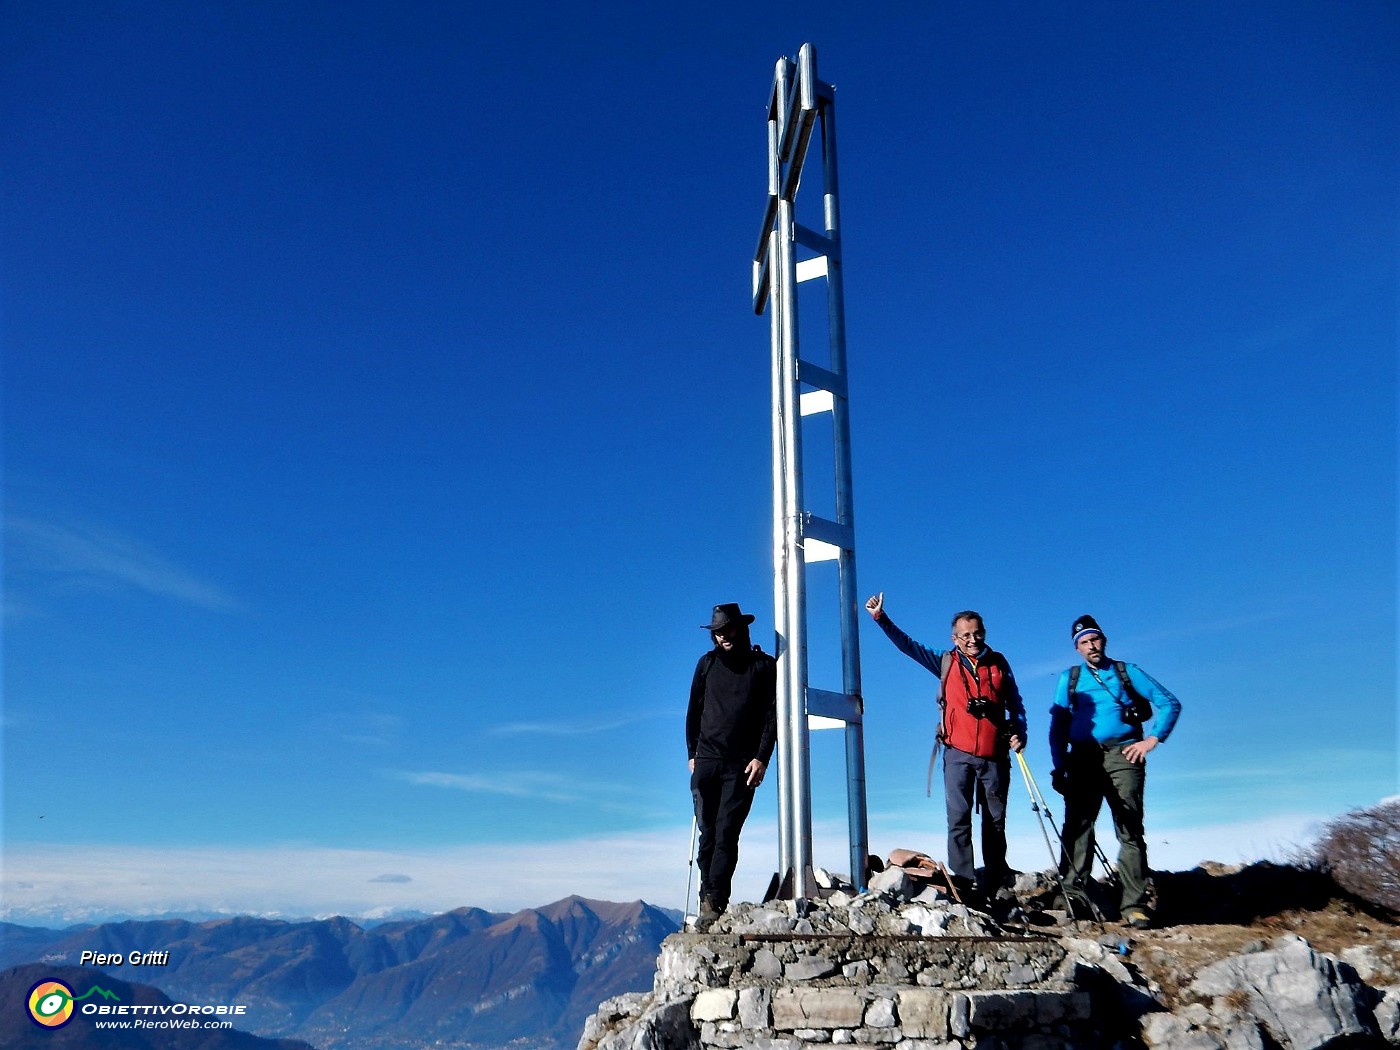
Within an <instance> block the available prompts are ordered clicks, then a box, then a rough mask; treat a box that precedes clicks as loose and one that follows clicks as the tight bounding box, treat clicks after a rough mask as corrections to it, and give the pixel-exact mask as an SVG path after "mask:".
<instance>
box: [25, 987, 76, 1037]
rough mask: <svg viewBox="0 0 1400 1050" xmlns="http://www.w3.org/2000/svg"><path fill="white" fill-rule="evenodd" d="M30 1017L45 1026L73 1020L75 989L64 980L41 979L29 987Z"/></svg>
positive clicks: (60, 1024)
mask: <svg viewBox="0 0 1400 1050" xmlns="http://www.w3.org/2000/svg"><path fill="white" fill-rule="evenodd" d="M29 1019H30V1020H31V1021H33V1022H34V1023H35V1024H37V1025H40V1026H42V1027H44V1028H62V1027H63V1026H64V1025H66V1024H67V1023H68V1022H69V1021H71V1020H73V989H71V988H69V987H68V986H67V985H66V984H64V983H63V982H62V981H40V982H39V983H38V984H36V985H35V986H34V987H33V988H31V989H29Z"/></svg>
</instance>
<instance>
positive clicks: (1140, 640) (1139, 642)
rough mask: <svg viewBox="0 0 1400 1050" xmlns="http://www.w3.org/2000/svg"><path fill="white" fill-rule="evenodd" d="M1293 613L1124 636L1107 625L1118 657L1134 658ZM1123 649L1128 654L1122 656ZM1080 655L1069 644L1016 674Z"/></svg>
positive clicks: (1033, 673)
mask: <svg viewBox="0 0 1400 1050" xmlns="http://www.w3.org/2000/svg"><path fill="white" fill-rule="evenodd" d="M1291 615H1293V614H1292V611H1291V610H1287V609H1278V608H1273V609H1268V610H1262V611H1260V612H1257V613H1248V614H1245V615H1243V616H1234V617H1229V618H1226V619H1219V620H1211V621H1208V622H1202V623H1188V624H1183V625H1180V626H1171V627H1159V628H1154V629H1149V630H1146V631H1139V632H1138V633H1136V634H1125V635H1122V636H1121V637H1120V636H1119V635H1117V634H1114V633H1113V629H1112V627H1111V626H1110V627H1107V628H1106V630H1107V631H1108V635H1109V640H1110V642H1111V643H1112V645H1111V647H1110V655H1111V656H1113V658H1114V659H1122V660H1131V659H1132V654H1133V652H1134V651H1135V650H1139V649H1144V648H1149V647H1156V646H1157V645H1158V644H1159V643H1161V642H1169V641H1177V640H1184V639H1189V638H1200V637H1203V636H1205V635H1212V634H1223V633H1229V632H1233V631H1238V630H1241V629H1242V628H1245V627H1253V626H1254V625H1256V624H1261V623H1268V622H1270V621H1272V620H1285V619H1287V618H1288V617H1289V616H1291ZM1120 653H1123V654H1126V655H1123V656H1120V655H1119V654H1120ZM1077 659H1078V657H1077V656H1076V655H1075V653H1074V652H1073V650H1072V649H1071V648H1070V647H1069V645H1066V646H1065V650H1064V654H1063V655H1061V656H1053V657H1050V658H1048V659H1045V660H1038V661H1036V662H1034V663H1029V662H1028V663H1026V664H1025V665H1024V666H1022V665H1020V664H1017V665H1016V667H1015V671H1016V677H1017V678H1018V679H1020V680H1022V681H1029V680H1031V679H1033V678H1040V677H1042V676H1045V675H1053V674H1058V673H1059V672H1061V671H1063V670H1064V669H1065V668H1066V667H1069V666H1070V665H1071V664H1073V663H1074V662H1075V661H1076V660H1077Z"/></svg>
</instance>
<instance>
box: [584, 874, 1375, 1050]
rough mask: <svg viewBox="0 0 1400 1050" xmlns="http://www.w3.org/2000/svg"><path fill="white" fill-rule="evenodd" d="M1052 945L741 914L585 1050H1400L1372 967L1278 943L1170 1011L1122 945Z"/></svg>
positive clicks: (602, 1028) (1062, 933)
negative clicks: (1377, 1049)
mask: <svg viewBox="0 0 1400 1050" xmlns="http://www.w3.org/2000/svg"><path fill="white" fill-rule="evenodd" d="M1052 932H1053V935H1051V936H1046V935H1043V934H1041V935H1038V934H1036V933H1035V930H1034V928H1033V927H1031V926H1029V925H1022V926H1020V927H1019V930H1016V929H1015V928H1009V927H1001V926H998V925H997V924H996V923H994V922H992V921H991V919H990V918H989V917H987V916H986V915H983V914H982V913H979V912H973V911H969V910H968V909H967V908H965V907H964V906H962V905H961V904H958V903H956V902H952V901H949V900H946V899H942V898H940V896H939V895H938V894H936V893H933V892H931V891H925V890H917V888H914V892H913V893H912V895H911V894H910V892H909V889H908V888H906V889H905V890H903V891H901V892H898V893H891V892H889V891H888V890H886V891H882V892H879V893H877V892H871V893H869V894H861V895H857V896H851V895H849V894H832V896H831V897H830V898H828V900H827V901H825V902H823V906H821V907H819V908H817V909H816V910H815V911H812V912H810V913H809V914H806V915H801V916H799V915H797V914H795V913H794V911H793V908H792V906H791V904H790V903H775V904H769V905H751V904H741V905H737V906H736V907H735V908H733V909H731V911H730V913H728V914H726V915H725V916H724V917H723V918H722V919H721V920H720V921H719V922H718V923H716V925H715V927H713V928H712V929H711V930H710V931H709V932H708V933H705V934H695V933H677V934H673V935H672V936H670V937H668V938H667V939H666V940H665V942H663V944H662V946H661V954H660V958H659V959H658V963H657V970H656V979H655V982H654V984H653V988H652V991H650V992H647V993H634V994H630V995H624V996H619V997H617V998H615V999H610V1000H608V1001H607V1002H605V1003H603V1004H601V1005H600V1007H599V1009H598V1012H597V1013H596V1014H595V1015H594V1016H593V1017H590V1018H589V1019H588V1021H587V1022H586V1024H585V1026H584V1032H583V1038H582V1039H581V1040H580V1042H579V1050H736V1048H740V1047H745V1048H748V1047H752V1048H754V1050H810V1048H811V1047H812V1046H813V1045H814V1044H816V1045H817V1046H819V1047H822V1048H823V1050H824V1048H825V1046H826V1044H832V1045H839V1046H852V1047H871V1048H875V1050H886V1048H889V1050H1070V1048H1072V1047H1073V1048H1093V1050H1129V1048H1132V1050H1141V1048H1143V1047H1146V1048H1148V1050H1324V1048H1332V1047H1338V1048H1340V1047H1341V1046H1347V1047H1361V1046H1373V1045H1374V1046H1383V1045H1387V1043H1389V1044H1390V1045H1400V987H1395V988H1391V987H1380V986H1377V987H1370V986H1368V985H1367V984H1366V983H1365V982H1364V981H1363V979H1362V978H1361V976H1360V975H1359V974H1358V972H1357V970H1356V965H1363V966H1364V968H1365V969H1366V971H1367V973H1368V975H1369V976H1371V977H1373V978H1374V979H1377V980H1379V978H1380V976H1381V974H1380V972H1379V971H1378V970H1377V968H1378V967H1379V956H1376V957H1375V958H1372V956H1373V955H1375V953H1370V954H1367V953H1366V952H1354V953H1352V955H1353V962H1351V963H1348V962H1346V961H1343V960H1338V959H1334V958H1333V957H1331V956H1327V955H1323V954H1320V953H1318V952H1316V951H1314V950H1313V949H1312V947H1311V946H1310V945H1308V943H1307V942H1306V941H1304V940H1302V939H1301V938H1298V937H1293V936H1287V935H1286V936H1283V937H1279V938H1277V939H1276V940H1275V941H1274V942H1273V944H1272V945H1271V946H1269V945H1265V944H1264V942H1262V941H1261V942H1258V943H1257V944H1254V945H1251V946H1248V947H1247V948H1246V949H1245V951H1244V952H1242V953H1241V954H1240V955H1236V956H1231V957H1228V958H1225V959H1222V960H1221V961H1219V962H1216V963H1213V964H1211V965H1209V966H1206V967H1204V968H1203V969H1201V970H1200V971H1199V972H1198V973H1195V974H1194V975H1193V978H1192V979H1191V980H1190V981H1188V982H1186V984H1185V986H1184V988H1182V990H1181V991H1180V992H1179V993H1178V995H1177V996H1175V997H1174V998H1173V999H1171V1000H1168V999H1167V997H1166V996H1165V995H1164V994H1163V991H1162V989H1161V988H1159V987H1157V986H1156V985H1155V984H1153V983H1152V982H1151V981H1148V980H1146V979H1145V978H1144V977H1143V975H1142V973H1140V972H1139V971H1138V970H1137V968H1136V967H1135V966H1134V965H1133V962H1132V958H1131V952H1132V944H1131V943H1130V942H1129V941H1128V940H1127V939H1126V938H1125V936H1124V935H1123V934H1122V933H1115V932H1113V931H1112V930H1109V929H1106V928H1104V927H1102V926H1100V927H1096V928H1094V929H1093V930H1086V931H1081V930H1080V929H1078V928H1062V929H1057V930H1054V931H1052ZM1081 932H1082V933H1090V934H1096V936H1082V935H1076V934H1079V933H1081ZM1397 944H1400V942H1397ZM1372 970H1377V972H1376V973H1372V972H1371V971H1372Z"/></svg>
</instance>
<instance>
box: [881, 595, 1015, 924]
mask: <svg viewBox="0 0 1400 1050" xmlns="http://www.w3.org/2000/svg"><path fill="white" fill-rule="evenodd" d="M865 608H866V609H867V610H868V611H869V613H870V615H871V616H872V617H874V619H875V622H876V623H877V624H879V625H880V629H881V630H883V631H884V632H885V634H886V635H887V636H888V637H889V639H890V641H892V642H894V644H895V646H896V647H897V648H898V649H899V651H900V652H902V653H903V654H904V655H905V656H908V657H909V658H910V659H912V660H914V661H915V662H917V663H919V664H920V665H922V666H923V667H924V668H926V669H927V670H929V671H931V672H932V673H933V674H934V675H936V676H937V677H938V678H939V679H940V680H941V683H942V685H941V687H940V689H939V692H938V706H939V720H938V740H939V741H940V742H941V743H942V744H943V747H944V754H943V792H944V797H945V799H946V802H947V808H948V865H949V867H951V868H952V869H953V878H954V881H955V883H956V884H957V885H958V889H959V892H970V891H972V890H973V888H974V882H975V877H976V869H975V868H974V867H973V861H972V809H973V805H974V803H975V802H977V801H978V800H979V799H980V801H981V803H982V880H983V881H982V886H981V890H982V892H983V893H984V894H985V895H986V896H987V897H992V896H994V895H995V894H996V892H997V890H999V889H1001V888H1002V887H1003V886H1004V885H1005V884H1006V881H1007V878H1008V876H1009V874H1010V872H1009V869H1008V868H1007V865H1006V793H1007V790H1008V788H1009V786H1010V784H1011V752H1012V751H1020V750H1021V749H1022V748H1023V747H1025V739H1026V709H1025V705H1024V704H1023V703H1022V701H1021V692H1020V690H1019V689H1017V688H1016V679H1015V677H1014V676H1013V675H1012V674H1011V666H1010V665H1009V664H1008V663H1007V662H1006V657H1004V656H1002V655H1001V653H999V652H996V651H995V650H993V649H989V648H988V647H987V628H986V625H985V624H984V623H983V622H982V617H981V615H980V614H978V613H976V612H974V611H972V610H971V609H966V610H964V611H962V612H960V613H958V614H957V615H955V616H954V617H953V648H952V649H933V648H930V647H928V646H926V645H923V644H921V643H920V642H916V641H914V639H912V638H910V637H909V636H908V635H907V634H905V633H904V632H903V631H901V630H900V629H899V628H898V627H896V626H895V624H894V621H893V620H891V619H890V618H889V617H888V616H887V615H886V614H885V595H884V592H883V591H882V592H881V593H879V594H876V595H873V596H872V597H871V598H870V600H869V601H867V602H866V603H865Z"/></svg>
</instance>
